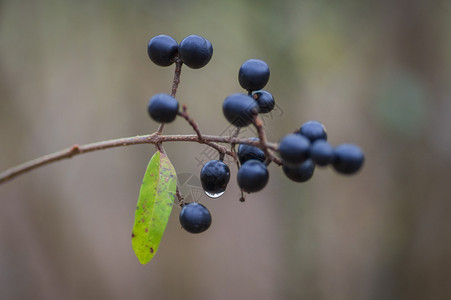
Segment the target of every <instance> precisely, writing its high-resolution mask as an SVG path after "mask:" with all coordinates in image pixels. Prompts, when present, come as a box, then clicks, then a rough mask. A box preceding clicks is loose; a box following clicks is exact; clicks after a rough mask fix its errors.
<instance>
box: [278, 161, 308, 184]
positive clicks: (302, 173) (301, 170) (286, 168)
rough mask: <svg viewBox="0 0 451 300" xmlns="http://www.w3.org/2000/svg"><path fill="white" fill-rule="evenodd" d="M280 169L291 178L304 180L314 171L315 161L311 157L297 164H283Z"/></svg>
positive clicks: (297, 180) (298, 180)
mask: <svg viewBox="0 0 451 300" xmlns="http://www.w3.org/2000/svg"><path fill="white" fill-rule="evenodd" d="M282 169H283V172H284V173H285V175H286V176H287V177H288V178H290V179H291V180H293V181H296V182H305V181H308V180H309V179H310V178H312V176H313V173H314V171H315V163H314V162H313V161H312V160H311V159H307V160H306V161H304V162H303V163H301V164H299V165H290V164H288V165H283V166H282Z"/></svg>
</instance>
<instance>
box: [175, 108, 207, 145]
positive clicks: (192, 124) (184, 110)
mask: <svg viewBox="0 0 451 300" xmlns="http://www.w3.org/2000/svg"><path fill="white" fill-rule="evenodd" d="M178 115H179V116H181V117H182V118H184V119H185V120H186V121H187V122H188V123H189V125H191V127H192V128H193V130H194V132H196V134H197V137H198V138H199V140H202V134H201V133H200V129H199V126H197V124H196V122H195V121H194V119H193V118H191V117H190V115H189V114H188V112H187V111H186V105H183V108H182V111H181V112H179V113H178Z"/></svg>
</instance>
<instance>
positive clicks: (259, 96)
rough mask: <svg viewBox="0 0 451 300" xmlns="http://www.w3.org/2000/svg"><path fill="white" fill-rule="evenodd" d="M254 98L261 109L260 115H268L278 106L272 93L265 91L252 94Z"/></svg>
mask: <svg viewBox="0 0 451 300" xmlns="http://www.w3.org/2000/svg"><path fill="white" fill-rule="evenodd" d="M252 97H253V98H254V99H255V100H256V101H257V103H258V107H259V113H261V114H266V113H269V112H271V111H272V110H273V109H274V106H276V102H275V101H274V97H273V96H272V94H271V93H270V92H267V91H265V90H259V91H255V92H253V93H252Z"/></svg>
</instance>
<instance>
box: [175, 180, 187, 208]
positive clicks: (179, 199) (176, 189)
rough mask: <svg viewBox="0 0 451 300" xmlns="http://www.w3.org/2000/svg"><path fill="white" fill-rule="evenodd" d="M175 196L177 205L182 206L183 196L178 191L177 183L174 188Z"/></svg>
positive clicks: (183, 202)
mask: <svg viewBox="0 0 451 300" xmlns="http://www.w3.org/2000/svg"><path fill="white" fill-rule="evenodd" d="M175 196H176V197H177V200H178V201H179V205H180V206H183V205H184V204H185V201H183V200H184V199H185V198H184V197H183V196H182V194H181V193H180V190H179V186H178V184H177V187H176V188H175Z"/></svg>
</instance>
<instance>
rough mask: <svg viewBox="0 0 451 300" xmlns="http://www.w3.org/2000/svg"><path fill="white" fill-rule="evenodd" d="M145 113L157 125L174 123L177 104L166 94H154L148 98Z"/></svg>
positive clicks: (175, 100)
mask: <svg viewBox="0 0 451 300" xmlns="http://www.w3.org/2000/svg"><path fill="white" fill-rule="evenodd" d="M147 111H148V112H149V115H150V117H151V118H152V119H153V120H154V121H156V122H159V123H169V122H172V121H174V119H175V117H176V116H177V113H178V111H179V102H178V101H177V99H175V98H174V97H172V96H170V95H168V94H156V95H155V96H153V97H152V98H150V101H149V105H148V106H147Z"/></svg>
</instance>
